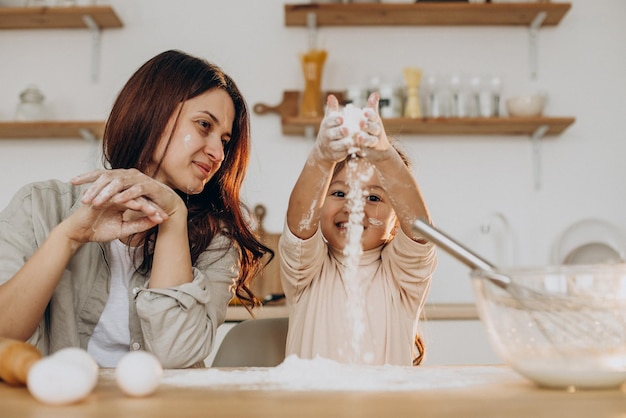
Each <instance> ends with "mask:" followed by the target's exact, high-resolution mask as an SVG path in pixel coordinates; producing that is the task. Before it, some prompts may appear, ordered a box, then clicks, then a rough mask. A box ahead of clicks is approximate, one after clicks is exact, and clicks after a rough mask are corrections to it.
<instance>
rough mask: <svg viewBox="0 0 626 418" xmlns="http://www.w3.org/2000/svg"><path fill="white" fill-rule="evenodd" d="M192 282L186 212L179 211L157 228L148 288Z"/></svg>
mask: <svg viewBox="0 0 626 418" xmlns="http://www.w3.org/2000/svg"><path fill="white" fill-rule="evenodd" d="M192 280H193V271H192V267H191V252H190V250H189V238H188V235H187V212H186V211H181V212H180V213H177V214H175V215H173V216H171V217H170V218H169V219H168V220H167V221H166V222H164V223H162V224H161V225H160V226H159V234H158V236H157V241H156V245H155V247H154V258H153V261H152V272H151V274H150V284H149V287H150V288H166V287H174V286H179V285H181V284H184V283H189V282H191V281H192Z"/></svg>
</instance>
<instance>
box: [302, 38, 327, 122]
mask: <svg viewBox="0 0 626 418" xmlns="http://www.w3.org/2000/svg"><path fill="white" fill-rule="evenodd" d="M326 56H327V52H326V51H325V50H323V49H310V50H309V51H308V52H307V53H306V54H303V55H301V56H300V61H301V63H302V72H303V74H304V92H303V93H302V100H301V102H300V112H299V115H300V117H304V118H315V117H320V116H323V115H324V105H323V99H322V71H323V69H324V63H325V62H326Z"/></svg>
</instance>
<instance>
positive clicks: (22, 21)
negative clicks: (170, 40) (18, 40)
mask: <svg viewBox="0 0 626 418" xmlns="http://www.w3.org/2000/svg"><path fill="white" fill-rule="evenodd" d="M84 16H91V18H92V19H93V22H94V23H95V24H96V25H97V26H98V27H99V28H100V29H104V28H121V27H122V26H123V25H122V21H121V20H120V18H119V17H118V16H117V14H116V13H115V11H114V10H113V9H112V8H111V7H110V6H90V7H79V6H72V7H1V8H0V29H88V28H89V26H88V25H87V23H85V20H84Z"/></svg>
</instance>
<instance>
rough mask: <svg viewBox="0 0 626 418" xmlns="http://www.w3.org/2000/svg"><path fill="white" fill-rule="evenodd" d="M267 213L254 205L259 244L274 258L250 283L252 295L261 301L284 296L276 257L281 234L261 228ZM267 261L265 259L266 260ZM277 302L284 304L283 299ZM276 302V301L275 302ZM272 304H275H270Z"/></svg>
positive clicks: (277, 257) (263, 208) (261, 206)
mask: <svg viewBox="0 0 626 418" xmlns="http://www.w3.org/2000/svg"><path fill="white" fill-rule="evenodd" d="M266 213H267V211H266V208H265V206H264V205H256V206H255V207H254V216H255V217H256V221H257V225H258V226H257V235H258V237H259V239H260V240H261V242H262V243H263V244H265V245H266V246H268V247H269V248H271V249H272V250H273V251H274V258H273V259H272V261H270V262H269V264H267V265H266V266H265V267H264V268H263V271H261V273H259V275H258V276H257V277H255V279H254V280H253V282H252V285H251V289H252V291H253V292H254V294H255V295H256V296H257V297H258V298H259V299H261V300H264V299H268V298H274V299H275V298H276V296H282V295H284V292H283V287H282V285H281V284H280V262H279V256H278V239H279V238H280V235H281V234H274V233H270V232H267V231H266V230H265V228H264V226H263V220H264V219H265V214H266ZM266 260H267V258H266ZM279 301H280V302H282V303H284V299H283V298H279ZM277 302H278V301H277ZM272 303H273V304H274V303H276V302H272Z"/></svg>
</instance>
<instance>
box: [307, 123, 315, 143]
mask: <svg viewBox="0 0 626 418" xmlns="http://www.w3.org/2000/svg"><path fill="white" fill-rule="evenodd" d="M304 138H305V139H306V140H307V141H313V142H315V126H313V125H307V126H305V127H304Z"/></svg>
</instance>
